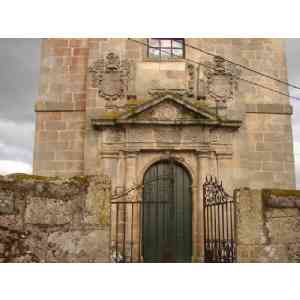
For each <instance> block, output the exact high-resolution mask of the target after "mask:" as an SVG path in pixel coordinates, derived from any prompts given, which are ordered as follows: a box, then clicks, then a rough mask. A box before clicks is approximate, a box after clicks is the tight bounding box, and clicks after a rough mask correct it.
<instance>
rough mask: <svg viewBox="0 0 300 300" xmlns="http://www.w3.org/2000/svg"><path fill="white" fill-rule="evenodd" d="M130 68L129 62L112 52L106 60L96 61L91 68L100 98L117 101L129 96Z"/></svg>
mask: <svg viewBox="0 0 300 300" xmlns="http://www.w3.org/2000/svg"><path fill="white" fill-rule="evenodd" d="M129 70H130V66H129V62H128V61H127V60H120V57H119V56H118V55H117V54H115V53H113V52H110V53H108V54H107V56H106V58H105V59H98V60H96V61H95V62H94V63H93V64H92V65H91V66H90V67H89V72H90V73H91V74H92V79H93V83H94V85H95V86H96V87H97V88H98V94H99V96H100V97H103V98H104V99H106V100H108V101H115V100H117V99H120V98H123V97H125V96H126V94H127V90H128V81H129V78H130V76H129V73H130V71H129Z"/></svg>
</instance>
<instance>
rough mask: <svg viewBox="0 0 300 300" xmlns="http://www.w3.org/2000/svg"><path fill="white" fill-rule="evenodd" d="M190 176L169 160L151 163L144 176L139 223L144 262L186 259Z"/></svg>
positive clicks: (188, 254)
mask: <svg viewBox="0 0 300 300" xmlns="http://www.w3.org/2000/svg"><path fill="white" fill-rule="evenodd" d="M191 184H192V182H191V178H190V176H189V174H188V172H187V171H186V169H185V168H184V167H182V166H181V165H179V164H177V163H175V162H171V161H161V162H159V163H156V164H154V165H152V166H151V167H150V168H149V169H148V170H147V172H146V174H145V177H144V190H143V204H142V207H143V209H142V216H141V217H142V224H143V235H142V243H143V257H144V262H190V261H191V257H192V197H191V196H192V194H191Z"/></svg>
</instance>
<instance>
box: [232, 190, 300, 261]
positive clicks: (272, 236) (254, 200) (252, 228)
mask: <svg viewBox="0 0 300 300" xmlns="http://www.w3.org/2000/svg"><path fill="white" fill-rule="evenodd" d="M237 245H238V247H237V255H238V261H239V262H300V191H293V190H267V189H265V190H249V189H243V190H241V191H240V192H239V196H238V202H237Z"/></svg>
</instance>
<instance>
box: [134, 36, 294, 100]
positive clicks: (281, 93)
mask: <svg viewBox="0 0 300 300" xmlns="http://www.w3.org/2000/svg"><path fill="white" fill-rule="evenodd" d="M128 40H130V41H133V42H135V43H138V44H141V45H144V46H146V47H148V44H146V43H144V42H141V41H138V40H135V39H132V38H128ZM160 50H161V51H162V52H164V53H167V54H169V52H167V51H164V50H162V49H160ZM174 56H175V57H176V56H177V57H178V58H181V59H184V60H185V61H189V62H192V63H194V64H197V65H200V66H203V67H204V68H207V69H211V70H213V71H216V68H214V67H212V66H208V65H206V64H204V63H201V62H200V61H195V60H193V59H190V58H182V57H180V56H179V55H174ZM232 76H233V77H234V78H236V79H238V80H241V81H244V82H247V83H249V84H252V85H255V86H258V87H260V88H263V89H266V90H269V91H271V92H274V93H277V94H280V95H282V96H285V97H288V98H292V99H295V100H300V97H295V96H290V95H289V94H287V93H284V92H281V91H278V90H275V89H273V88H270V87H267V86H265V85H262V84H260V83H257V82H254V81H251V80H248V79H245V78H242V77H239V76H237V75H232Z"/></svg>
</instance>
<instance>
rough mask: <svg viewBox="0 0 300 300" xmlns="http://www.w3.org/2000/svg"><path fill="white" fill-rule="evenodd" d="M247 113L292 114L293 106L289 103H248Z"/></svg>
mask: <svg viewBox="0 0 300 300" xmlns="http://www.w3.org/2000/svg"><path fill="white" fill-rule="evenodd" d="M246 112H247V113H258V114H279V115H292V114H293V107H292V106H291V105H289V104H279V103H265V104H259V103H258V104H246Z"/></svg>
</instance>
